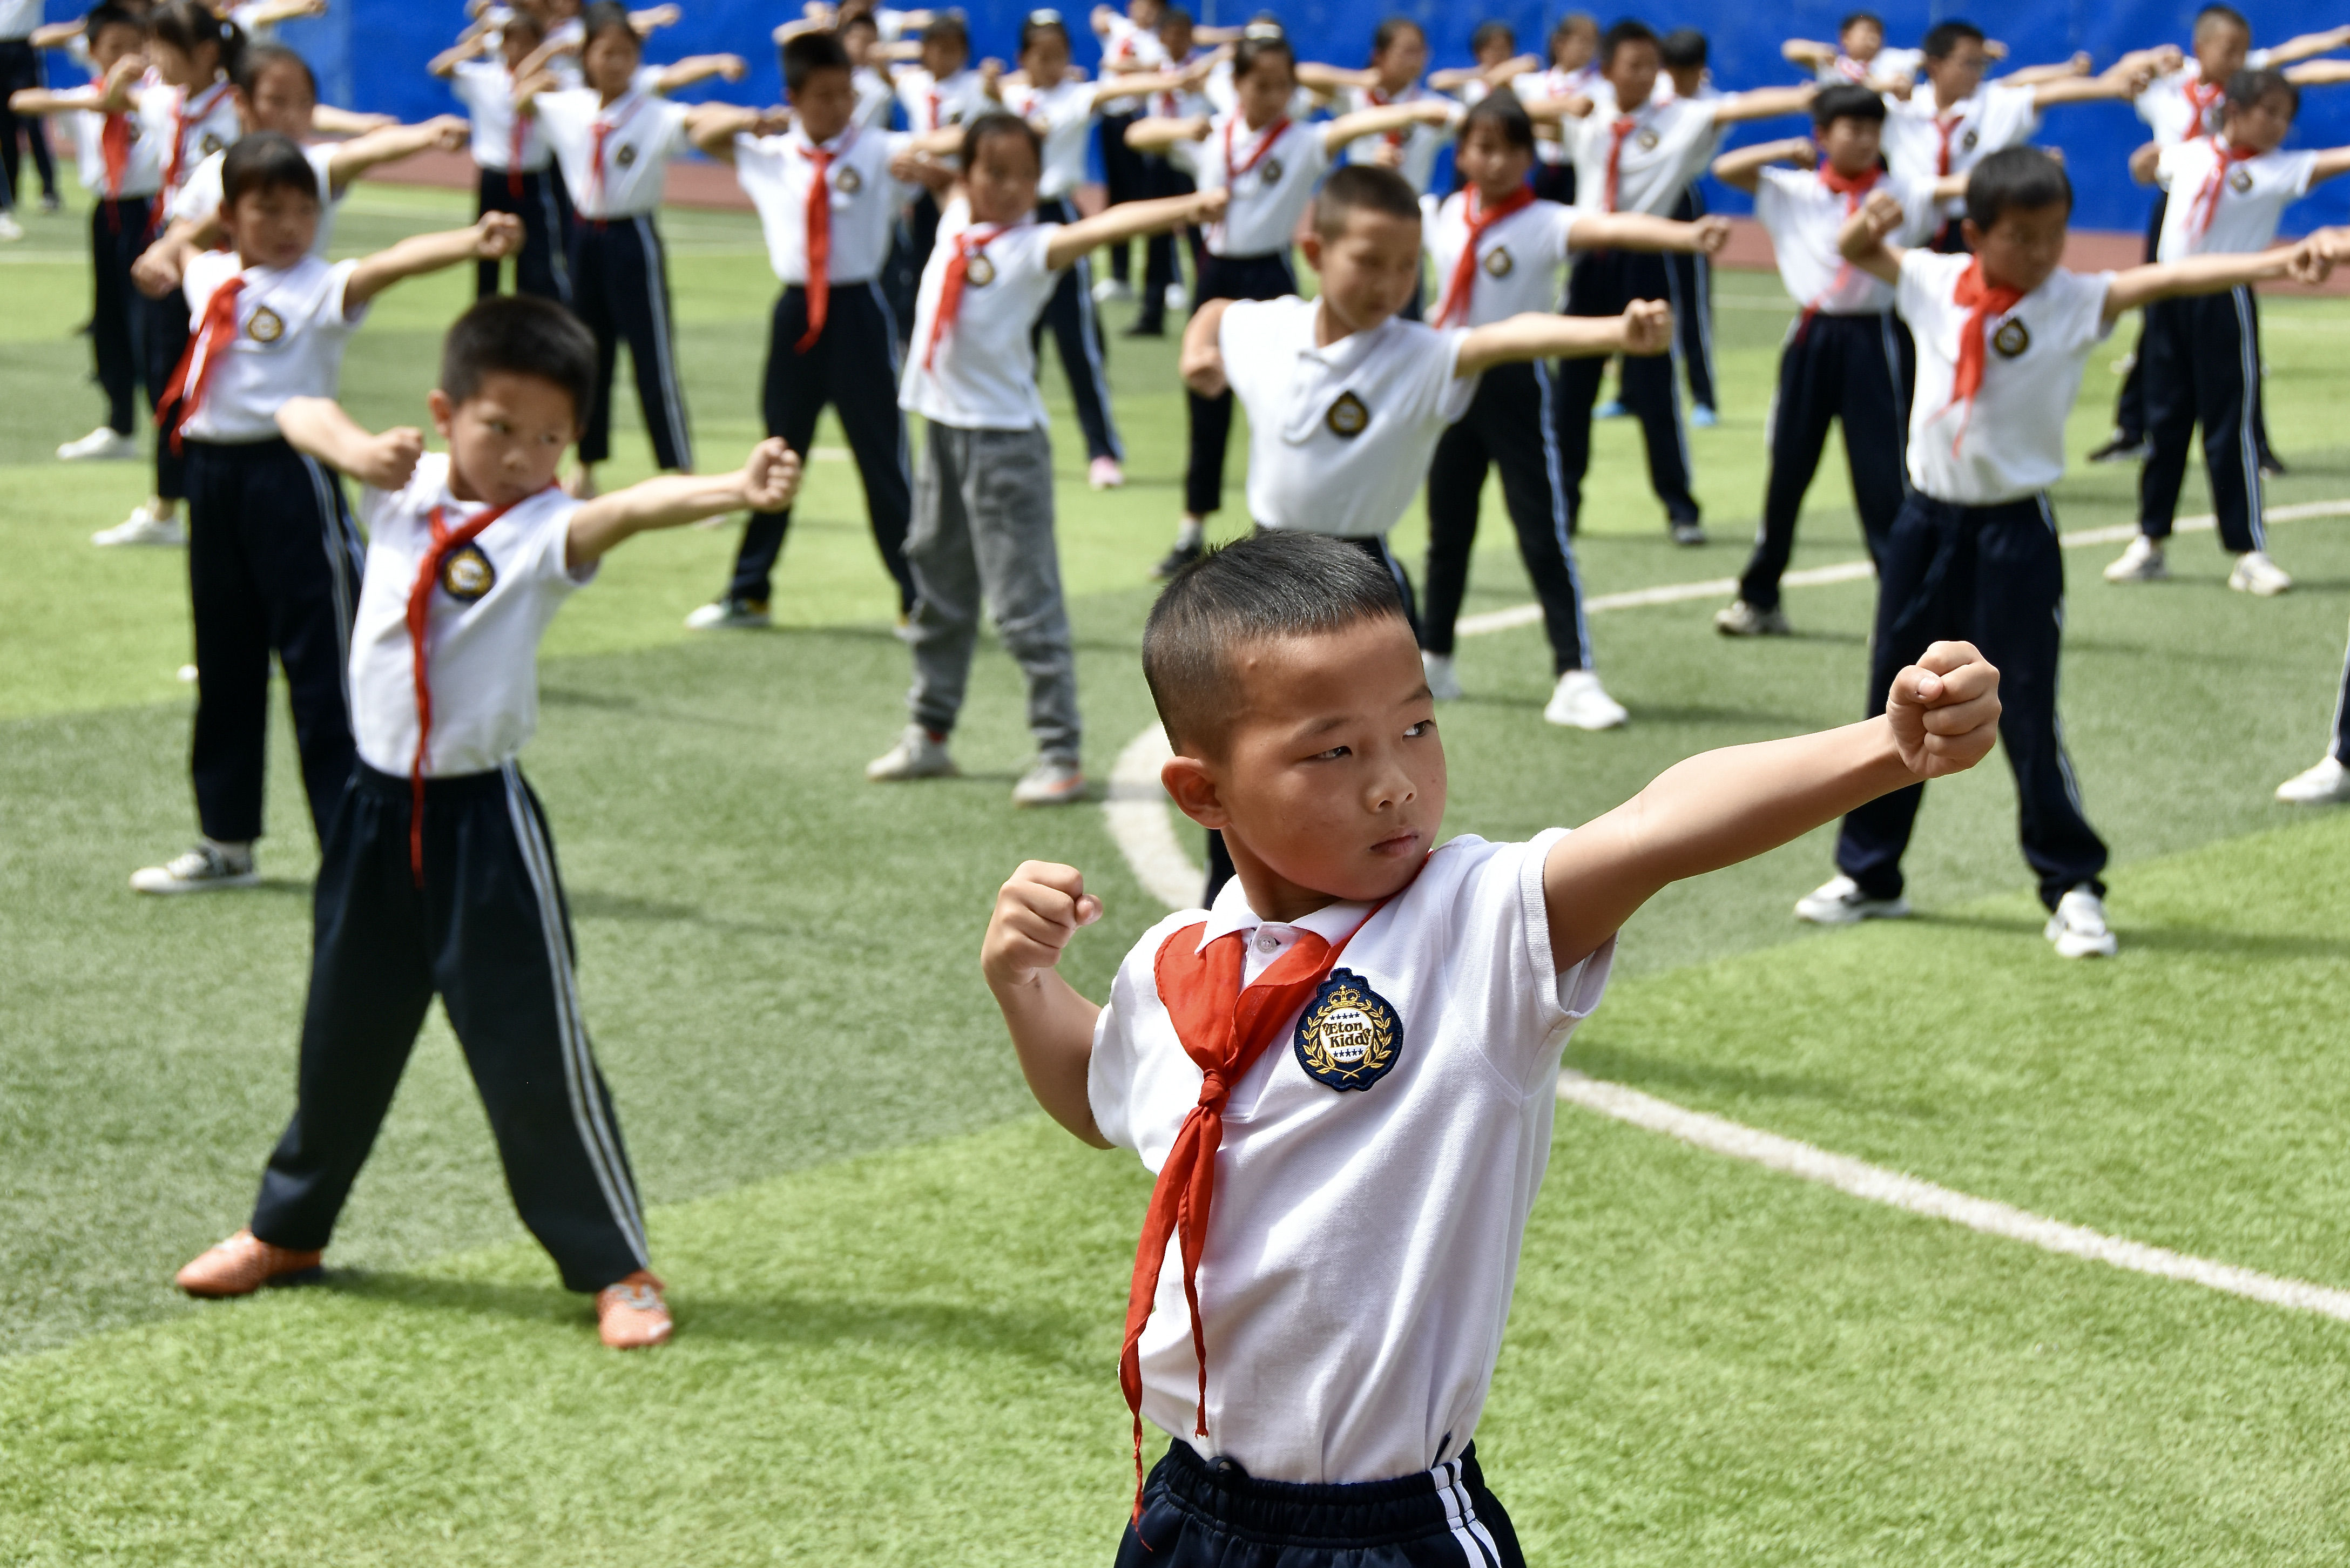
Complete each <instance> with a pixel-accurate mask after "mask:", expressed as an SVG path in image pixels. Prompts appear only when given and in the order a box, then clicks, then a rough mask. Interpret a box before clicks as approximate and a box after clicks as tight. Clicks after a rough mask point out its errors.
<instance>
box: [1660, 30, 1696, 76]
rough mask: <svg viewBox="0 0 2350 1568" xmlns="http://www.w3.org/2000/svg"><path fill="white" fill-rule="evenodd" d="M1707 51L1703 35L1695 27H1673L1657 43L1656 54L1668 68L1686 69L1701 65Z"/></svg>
mask: <svg viewBox="0 0 2350 1568" xmlns="http://www.w3.org/2000/svg"><path fill="white" fill-rule="evenodd" d="M1707 53H1708V50H1707V46H1706V41H1705V35H1704V34H1703V33H1700V32H1699V31H1698V30H1697V29H1696V28H1695V27H1675V28H1674V29H1673V30H1672V31H1671V32H1669V33H1667V34H1666V35H1665V36H1664V37H1663V39H1662V40H1661V41H1659V43H1658V45H1657V54H1658V56H1659V58H1661V59H1662V60H1663V61H1664V64H1665V68H1666V69H1668V70H1676V71H1686V70H1690V69H1692V68H1694V67H1700V66H1702V65H1704V64H1705V60H1706V55H1707Z"/></svg>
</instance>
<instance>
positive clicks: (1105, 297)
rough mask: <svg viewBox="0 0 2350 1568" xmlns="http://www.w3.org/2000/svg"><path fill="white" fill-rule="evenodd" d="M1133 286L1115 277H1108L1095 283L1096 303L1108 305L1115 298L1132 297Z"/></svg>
mask: <svg viewBox="0 0 2350 1568" xmlns="http://www.w3.org/2000/svg"><path fill="white" fill-rule="evenodd" d="M1133 297H1134V290H1133V288H1132V287H1131V286H1129V285H1128V284H1126V283H1123V282H1121V281H1120V280H1118V279H1117V278H1114V277H1106V278H1104V279H1102V280H1101V281H1100V282H1099V283H1097V284H1096V285H1094V303H1095V304H1096V305H1107V304H1108V303H1109V302H1110V301H1111V300H1113V299H1132V298H1133Z"/></svg>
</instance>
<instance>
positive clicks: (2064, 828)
mask: <svg viewBox="0 0 2350 1568" xmlns="http://www.w3.org/2000/svg"><path fill="white" fill-rule="evenodd" d="M1966 202H1967V217H1966V226H1967V233H1966V242H1967V248H1968V250H1969V251H1971V252H1973V253H1974V254H1971V255H1967V254H1956V255H1939V254H1934V253H1933V252H1930V251H1926V250H1900V249H1896V248H1894V247H1892V246H1888V245H1887V244H1886V243H1885V237H1886V236H1887V234H1892V233H1894V232H1895V231H1896V230H1897V229H1898V228H1899V227H1900V226H1901V225H1902V224H1903V223H1906V222H1908V213H1906V212H1905V211H1904V209H1903V207H1902V205H1901V203H1900V202H1898V201H1896V200H1895V199H1894V197H1893V196H1892V195H1891V193H1889V192H1883V191H1877V192H1870V194H1869V198H1868V202H1867V204H1866V206H1864V207H1863V208H1862V209H1861V210H1860V211H1859V212H1858V213H1855V214H1854V215H1853V216H1852V217H1851V218H1849V219H1847V220H1846V223H1845V228H1844V234H1843V236H1842V240H1841V246H1842V249H1843V252H1844V254H1845V258H1846V260H1847V261H1850V262H1851V263H1852V264H1853V265H1855V266H1856V267H1858V268H1860V269H1861V270H1862V271H1864V272H1866V273H1867V274H1868V275H1870V276H1871V277H1874V278H1876V279H1877V281H1879V282H1880V283H1884V284H1887V285H1889V286H1892V288H1893V289H1894V297H1895V306H1896V308H1898V310H1899V311H1900V312H1901V315H1902V317H1903V318H1904V319H1905V320H1907V321H1908V323H1909V328H1910V331H1911V332H1912V334H1914V335H1915V337H1916V339H1917V345H1918V369H1917V382H1916V385H1915V387H1914V389H1913V391H1912V395H1911V399H1910V404H1909V481H1910V484H1911V486H1912V489H1911V491H1910V493H1909V494H1908V497H1907V498H1906V499H1905V500H1904V501H1903V503H1902V506H1901V512H1900V514H1899V516H1898V517H1897V518H1896V519H1895V520H1894V524H1893V529H1892V532H1891V534H1890V535H1889V536H1888V537H1887V540H1886V542H1885V545H1883V547H1882V548H1881V549H1880V550H1879V551H1878V555H1877V574H1878V576H1877V584H1878V587H1877V627H1876V631H1875V634H1874V636H1873V637H1872V639H1871V642H1870V670H1869V693H1870V696H1869V701H1870V703H1871V705H1872V706H1873V705H1875V704H1876V703H1877V702H1880V701H1883V694H1884V693H1885V691H1887V688H1888V687H1889V686H1890V685H1891V684H1892V683H1893V682H1894V681H1895V680H1898V675H1897V673H1896V672H1897V671H1898V670H1900V669H1901V668H1902V667H1903V665H1904V664H1905V663H1906V662H1907V661H1908V659H1910V658H1914V657H1915V656H1916V655H1917V653H1918V650H1920V649H1923V648H1925V647H1926V646H1927V645H1928V644H1929V642H1932V641H1934V640H1936V639H1940V638H1944V637H1950V636H1960V635H1963V636H1966V637H1967V638H1969V639H1970V640H1971V641H1972V642H1974V643H1975V644H1976V645H1977V646H1979V647H1981V649H1983V652H1984V655H1985V656H1986V657H1987V658H1991V659H1995V660H1996V661H1997V662H1998V664H1999V666H2000V668H2001V670H2003V671H2004V672H2005V677H2006V679H2005V682H2004V700H2005V701H2006V705H2007V711H2006V714H2005V716H2004V717H2003V718H2002V721H2001V723H2000V733H2001V738H2002V741H2003V742H2004V745H2003V747H2002V749H2003V750H2004V751H2005V752H2006V753H2007V760H2008V764H2009V765H2010V766H2011V767H2012V768H2013V769H2014V771H2015V784H2016V795H2017V805H2018V809H2019V813H2020V815H2021V828H2022V841H2023V856H2024V859H2025V860H2026V861H2028V862H2029V863H2030V864H2031V867H2032V869H2033V873H2034V874H2035V875H2036V876H2037V877H2038V880H2039V884H2040V898H2041V901H2042V902H2043V904H2045V905H2046V906H2047V908H2048V909H2049V920H2048V925H2047V929H2046V935H2047V938H2048V940H2049V941H2051V942H2052V943H2054V946H2055V949H2056V951H2057V953H2058V954H2059V955H2060V956H2062V957H2065V958H2088V957H2096V956H2103V955H2107V954H2110V953H2112V952H2113V951H2114V950H2115V940H2114V935H2113V932H2112V930H2111V929H2109V928H2108V926H2107V925H2106V909H2105V884H2104V883H2103V882H2102V881H2101V880H2099V874H2100V873H2101V872H2102V871H2104V869H2105V866H2106V846H2105V844H2104V843H2103V841H2101V840H2100V839H2099V838H2098V837H2097V835H2096V833H2095V830H2094V829H2092V828H2091V827H2090V826H2089V823H2088V818H2087V817H2086V815H2084V812H2083V808H2082V805H2081V794H2080V789H2079V786H2078V784H2076V783H2075V781H2074V776H2073V765H2072V761H2071V759H2070V758H2068V757H2067V756H2066V755H2065V753H2064V736H2063V732H2062V730H2061V729H2060V727H2059V725H2058V723H2057V718H2056V686H2057V661H2058V655H2059V652H2060V649H2061V647H2062V643H2063V638H2064V556H2063V552H2062V550H2061V549H2060V548H2059V546H2058V544H2057V538H2056V514H2055V513H2054V511H2053V510H2052V509H2051V508H2050V506H2049V504H2048V489H2049V487H2050V486H2051V485H2053V484H2054V483H2056V482H2057V481H2058V480H2059V479H2061V478H2063V477H2064V420H2065V416H2066V415H2068V414H2069V413H2071V412H2072V410H2073V403H2074V399H2075V398H2077V397H2078V396H2079V395H2080V390H2081V372H2082V369H2083V368H2084V367H2085V365H2086V364H2087V362H2088V358H2089V355H2090V354H2091V353H2092V352H2093V351H2094V350H2095V348H2096V346H2097V345H2098V344H2099V343H2101V342H2103V341H2104V340H2105V338H2106V334H2107V333H2109V332H2110V331H2112V330H2113V325H2114V320H2115V318H2116V317H2118V316H2119V315H2121V313H2122V312H2124V311H2126V310H2129V309H2132V308H2134V307H2136V306H2142V305H2147V304H2149V303H2151V302H2153V301H2155V300H2158V299H2167V298H2171V297H2173V296H2181V295H2192V294H2218V293H2223V292H2225V291H2226V290H2228V289H2230V288H2233V287H2235V286H2239V285H2241V284H2247V283H2253V282H2257V281H2259V280H2261V279H2262V278H2272V277H2283V276H2286V275H2289V274H2291V273H2293V272H2294V271H2295V269H2296V268H2298V269H2301V270H2303V271H2307V270H2310V269H2313V268H2317V267H2321V266H2322V265H2324V263H2323V259H2322V257H2321V256H2320V254H2319V253H2318V252H2317V251H2316V250H2315V249H2314V247H2313V246H2312V245H2310V244H2307V243H2304V244H2302V245H2300V246H2296V247H2294V248H2293V249H2292V250H2280V251H2272V252H2269V253H2268V254H2265V255H2260V256H2244V255H2209V256H2197V257H2194V258H2192V259H2189V260H2186V261H2178V262H2168V263H2160V264H2157V265H2151V266H2138V267H2132V268H2130V269H2129V270H2128V271H2126V272H2120V273H2097V274H2082V273H2074V272H2067V271H2065V270H2064V268H2063V267H2062V266H2060V265H2058V261H2059V258H2060V257H2061V256H2062V255H2063V254H2064V234H2065V224H2066V220H2067V218H2068V217H2069V216H2070V214H2071V212H2072V206H2073V187H2072V184H2071V182H2069V181H2067V180H2066V179H2065V177H2064V168H2063V166H2062V165H2060V164H2059V163H2057V161H2055V160H2054V159H2053V158H2051V157H2049V156H2048V154H2047V153H2045V152H2043V151H2040V150H2039V149H2038V148H2033V147H2011V148H2007V149H2004V150H2003V151H1999V152H1994V153H1992V154H1991V156H1990V157H1988V158H1986V159H1984V160H1983V161H1981V162H1980V163H1978V164H1977V165H1975V167H1974V170H1973V171H1972V173H1971V175H1970V178H1969V182H1968V185H1967V195H1966ZM1924 794H1925V791H1924V789H1923V788H1922V787H1917V788H1910V789H1905V790H1899V791H1897V792H1895V793H1893V794H1887V795H1885V796H1883V797H1882V798H1879V799H1876V800H1872V801H1870V802H1869V803H1868V804H1867V805H1863V806H1860V807H1858V808H1857V809H1856V810H1855V811H1853V812H1852V813H1851V814H1850V815H1847V816H1846V818H1845V821H1844V830H1843V832H1842V834H1841V835H1840V836H1838V838H1837V840H1836V850H1835V862H1836V867H1837V870H1838V871H1839V873H1840V875H1838V876H1836V877H1834V878H1832V879H1831V880H1830V881H1828V882H1827V883H1826V884H1825V885H1824V886H1822V887H1821V888H1818V889H1817V890H1816V891H1814V892H1813V893H1811V894H1809V895H1808V896H1806V897H1805V898H1803V899H1801V900H1800V901H1799V902H1797V904H1796V905H1795V914H1796V916H1797V918H1798V919H1805V920H1811V921H1814V922H1817V923H1820V924H1825V925H1843V924H1847V923H1849V922H1851V921H1855V920H1861V919H1872V918H1884V917H1898V916H1901V915H1906V914H1908V912H1909V904H1908V899H1907V898H1904V897H1903V896H1902V879H1901V857H1902V853H1903V851H1904V850H1905V849H1906V848H1907V847H1908V843H1909V832H1910V828H1911V826H1912V825H1913V824H1914V823H1915V821H1916V819H1917V815H1918V802H1919V801H1920V799H1921V798H1922V797H1923V795H1924Z"/></svg>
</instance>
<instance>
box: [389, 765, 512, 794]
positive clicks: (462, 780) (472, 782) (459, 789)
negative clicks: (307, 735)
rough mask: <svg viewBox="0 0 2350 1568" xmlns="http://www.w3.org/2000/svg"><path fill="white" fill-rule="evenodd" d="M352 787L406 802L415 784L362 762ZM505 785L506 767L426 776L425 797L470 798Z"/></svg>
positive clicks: (500, 788) (401, 775)
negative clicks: (485, 771)
mask: <svg viewBox="0 0 2350 1568" xmlns="http://www.w3.org/2000/svg"><path fill="white" fill-rule="evenodd" d="M351 787H352V788H353V789H357V790H364V791H365V792H366V793H368V794H379V795H382V796H384V797H385V798H386V799H389V800H403V801H404V800H407V799H410V798H411V795H412V793H413V791H414V790H415V787H416V786H415V785H413V784H411V783H409V781H408V775H407V774H388V773H385V772H384V771H383V770H382V769H381V768H378V767H370V766H369V765H368V764H367V763H356V764H354V765H353V766H352V769H351ZM505 787H506V771H505V769H504V768H492V769H490V770H489V771H488V772H487V773H480V774H448V775H446V776H444V777H441V778H430V779H426V780H425V781H424V798H425V800H426V801H428V802H430V801H435V800H468V799H471V798H473V796H476V795H484V794H491V793H493V792H494V791H497V790H502V789H504V788H505Z"/></svg>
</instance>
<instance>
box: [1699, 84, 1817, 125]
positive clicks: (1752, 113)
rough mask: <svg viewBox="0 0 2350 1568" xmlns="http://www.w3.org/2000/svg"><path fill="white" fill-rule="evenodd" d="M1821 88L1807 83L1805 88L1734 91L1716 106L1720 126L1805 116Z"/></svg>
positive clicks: (1716, 117)
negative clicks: (1753, 120) (1747, 121)
mask: <svg viewBox="0 0 2350 1568" xmlns="http://www.w3.org/2000/svg"><path fill="white" fill-rule="evenodd" d="M1819 96H1820V89H1819V88H1817V87H1816V86H1814V85H1813V84H1811V83H1808V82H1807V83H1805V84H1804V86H1802V87H1791V88H1755V89H1754V90H1753V91H1752V92H1734V93H1731V94H1730V95H1729V96H1728V97H1727V98H1724V99H1720V100H1718V101H1717V102H1716V103H1715V104H1714V106H1713V122H1714V124H1716V125H1736V124H1738V123H1740V122H1741V121H1743V120H1749V119H1776V118H1777V117H1779V116H1780V115H1783V114H1802V113H1803V112H1804V110H1806V109H1810V108H1811V107H1812V99H1815V98H1817V97H1819Z"/></svg>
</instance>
